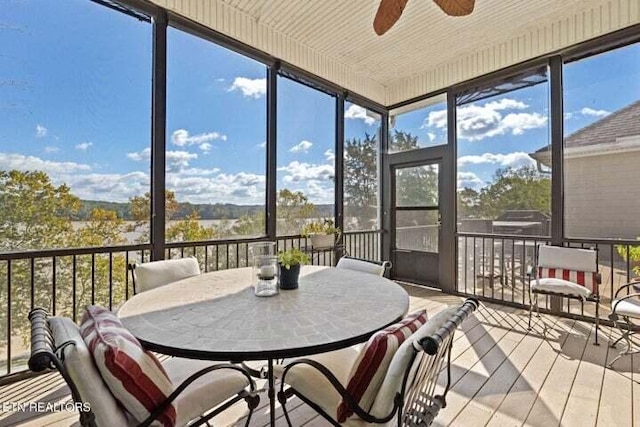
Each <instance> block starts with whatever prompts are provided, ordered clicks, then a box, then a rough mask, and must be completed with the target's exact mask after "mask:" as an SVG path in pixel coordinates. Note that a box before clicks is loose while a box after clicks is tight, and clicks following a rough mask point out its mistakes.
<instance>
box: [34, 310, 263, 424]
mask: <svg viewBox="0 0 640 427" xmlns="http://www.w3.org/2000/svg"><path fill="white" fill-rule="evenodd" d="M29 321H30V322H31V356H30V358H29V368H30V369H31V370H32V371H33V372H43V371H47V370H50V369H51V370H57V371H58V372H59V373H60V375H61V376H62V378H63V379H64V381H65V382H66V383H67V385H68V386H69V389H70V391H71V397H72V399H73V401H74V402H75V404H76V408H77V409H79V413H80V425H82V426H91V427H96V426H100V427H102V426H133V425H137V426H140V427H142V426H149V425H151V424H152V423H153V422H154V421H157V420H158V419H159V417H161V416H162V415H163V414H164V413H165V410H166V409H167V407H168V406H169V405H173V406H174V408H175V414H176V425H179V426H182V425H186V424H187V423H189V422H192V421H193V424H189V425H193V426H195V425H202V424H204V423H207V421H208V420H210V419H211V418H212V417H214V416H216V415H218V414H219V413H221V412H222V411H224V410H225V409H227V408H228V407H230V406H231V405H233V404H234V403H236V402H238V401H240V400H243V399H244V400H245V401H246V402H247V405H248V408H249V415H248V419H247V423H246V424H247V425H248V424H249V421H250V418H251V415H252V414H253V410H254V409H255V408H256V407H257V406H258V403H259V401H260V398H259V396H258V395H257V394H256V388H255V383H254V382H253V380H252V379H251V377H250V376H249V375H248V374H247V373H246V372H245V371H244V370H243V369H242V368H240V367H239V366H236V365H231V364H226V363H222V364H216V365H212V364H211V363H210V362H209V363H207V362H205V361H197V360H190V359H181V358H170V359H168V360H166V361H164V362H162V368H163V369H164V370H165V372H166V374H167V375H168V377H169V379H170V380H171V382H172V383H173V384H174V389H173V392H172V393H171V394H170V395H169V396H168V397H167V399H166V400H165V401H164V402H162V403H161V404H160V405H158V406H157V407H156V409H155V410H153V411H151V414H150V415H149V416H148V417H147V419H146V420H144V421H143V422H141V423H139V422H138V421H136V420H135V419H134V417H133V416H132V415H131V414H129V413H128V412H126V411H125V410H124V409H122V406H121V405H120V402H118V401H117V400H116V398H115V397H114V396H113V394H112V393H111V391H110V390H109V388H108V387H107V385H106V383H105V382H104V380H103V379H102V376H101V375H100V372H99V370H98V368H97V367H96V364H95V363H94V359H93V357H92V355H91V352H90V351H89V349H88V347H87V345H86V344H85V341H84V339H83V337H82V335H81V334H80V329H79V327H78V325H76V324H75V323H74V322H73V321H72V320H71V319H69V318H65V317H50V316H49V315H48V314H47V312H46V311H45V310H44V309H42V308H36V309H34V310H32V311H31V312H30V313H29ZM214 408H215V409H214ZM210 410H211V411H210Z"/></svg>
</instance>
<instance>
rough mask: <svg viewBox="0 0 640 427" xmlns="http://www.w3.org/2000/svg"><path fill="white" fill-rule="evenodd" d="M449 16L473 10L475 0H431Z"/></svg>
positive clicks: (466, 13)
mask: <svg viewBox="0 0 640 427" xmlns="http://www.w3.org/2000/svg"><path fill="white" fill-rule="evenodd" d="M433 1H434V3H435V4H437V5H438V6H439V7H440V9H442V11H443V12H444V13H446V14H447V15H449V16H465V15H469V14H470V13H471V12H473V7H474V5H475V0H433Z"/></svg>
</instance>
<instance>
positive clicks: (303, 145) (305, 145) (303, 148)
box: [289, 140, 313, 153]
mask: <svg viewBox="0 0 640 427" xmlns="http://www.w3.org/2000/svg"><path fill="white" fill-rule="evenodd" d="M312 145H313V142H309V141H306V140H302V141H300V143H299V144H296V145H294V146H293V147H291V148H290V149H289V151H290V152H292V153H306V152H308V151H309V148H311V146H312Z"/></svg>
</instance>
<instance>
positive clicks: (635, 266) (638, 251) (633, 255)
mask: <svg viewBox="0 0 640 427" xmlns="http://www.w3.org/2000/svg"><path fill="white" fill-rule="evenodd" d="M636 240H639V241H640V237H637V238H636ZM616 252H618V255H620V257H621V258H622V259H623V260H625V261H627V247H626V246H623V245H616ZM628 261H630V262H631V268H632V270H633V272H634V273H635V274H637V275H640V245H638V246H629V256H628Z"/></svg>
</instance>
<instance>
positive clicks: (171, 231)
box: [166, 212, 216, 242]
mask: <svg viewBox="0 0 640 427" xmlns="http://www.w3.org/2000/svg"><path fill="white" fill-rule="evenodd" d="M199 220H200V218H199V217H198V214H197V213H196V212H192V213H191V214H190V215H189V216H187V217H186V218H185V219H181V220H179V221H175V222H173V223H172V224H171V225H169V226H168V227H167V232H166V240H167V241H169V242H189V241H192V242H193V241H200V240H210V239H213V238H214V237H215V235H216V228H215V227H213V226H211V227H206V226H204V225H201V224H200V222H199Z"/></svg>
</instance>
